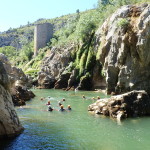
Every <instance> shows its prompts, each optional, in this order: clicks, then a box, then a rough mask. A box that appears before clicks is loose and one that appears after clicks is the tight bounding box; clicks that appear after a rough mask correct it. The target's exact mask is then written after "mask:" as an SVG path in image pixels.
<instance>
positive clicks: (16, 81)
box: [0, 53, 35, 105]
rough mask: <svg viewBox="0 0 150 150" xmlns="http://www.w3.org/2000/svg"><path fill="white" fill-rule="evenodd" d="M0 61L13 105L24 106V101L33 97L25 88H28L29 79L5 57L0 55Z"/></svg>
mask: <svg viewBox="0 0 150 150" xmlns="http://www.w3.org/2000/svg"><path fill="white" fill-rule="evenodd" d="M0 61H1V62H2V63H3V66H4V68H5V70H6V73H7V76H8V79H9V90H10V94H11V96H12V98H13V102H14V105H24V104H25V101H27V100H30V99H31V98H33V97H34V96H35V95H34V94H33V92H32V91H29V90H27V87H28V86H30V83H29V78H28V77H27V76H26V75H25V74H24V72H23V71H22V69H19V68H17V67H15V66H12V65H11V63H10V61H9V60H8V59H7V57H6V56H5V55H4V54H2V53H0Z"/></svg>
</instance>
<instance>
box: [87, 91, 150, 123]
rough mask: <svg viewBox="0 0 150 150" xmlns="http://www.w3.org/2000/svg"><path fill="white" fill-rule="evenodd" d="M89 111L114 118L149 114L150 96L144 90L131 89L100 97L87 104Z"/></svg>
mask: <svg viewBox="0 0 150 150" xmlns="http://www.w3.org/2000/svg"><path fill="white" fill-rule="evenodd" d="M88 110H89V111H94V112H95V113H96V114H102V115H105V116H110V117H112V118H116V119H119V120H120V119H123V118H128V117H137V116H145V115H150V96H149V95H148V94H147V92H145V91H131V92H128V93H125V94H122V95H117V96H112V97H111V98H108V99H101V100H98V101H96V102H95V103H94V104H91V105H89V107H88Z"/></svg>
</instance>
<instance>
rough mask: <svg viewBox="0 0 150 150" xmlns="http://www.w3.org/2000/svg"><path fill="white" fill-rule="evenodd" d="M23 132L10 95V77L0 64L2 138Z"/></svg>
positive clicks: (0, 134)
mask: <svg viewBox="0 0 150 150" xmlns="http://www.w3.org/2000/svg"><path fill="white" fill-rule="evenodd" d="M22 130H23V127H22V126H21V124H20V122H19V119H18V117H17V114H16V111H15V109H14V105H13V102H12V98H11V95H10V93H9V80H8V76H7V73H6V71H5V69H4V66H3V63H2V62H0V138H4V137H12V136H15V135H17V134H19V133H21V131H22Z"/></svg>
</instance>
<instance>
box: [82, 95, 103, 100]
mask: <svg viewBox="0 0 150 150" xmlns="http://www.w3.org/2000/svg"><path fill="white" fill-rule="evenodd" d="M82 98H83V99H87V98H86V97H85V96H84V95H83V96H82ZM92 100H100V96H97V98H95V97H92Z"/></svg>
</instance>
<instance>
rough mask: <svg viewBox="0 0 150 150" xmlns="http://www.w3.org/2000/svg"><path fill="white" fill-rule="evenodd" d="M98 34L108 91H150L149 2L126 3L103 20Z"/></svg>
mask: <svg viewBox="0 0 150 150" xmlns="http://www.w3.org/2000/svg"><path fill="white" fill-rule="evenodd" d="M96 36H97V42H98V43H99V44H98V46H97V47H96V49H97V50H98V54H97V57H98V59H99V61H100V62H101V63H102V65H103V70H104V73H105V75H106V84H107V93H109V94H110V93H111V92H115V93H122V92H126V91H131V90H146V91H147V92H148V93H150V5H149V4H142V5H140V6H136V5H127V6H123V7H122V8H120V9H119V10H117V11H116V12H115V13H114V14H113V15H112V16H111V17H110V18H108V19H107V20H106V21H105V22H104V24H103V25H102V27H101V28H100V29H99V30H98V31H97V33H96Z"/></svg>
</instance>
